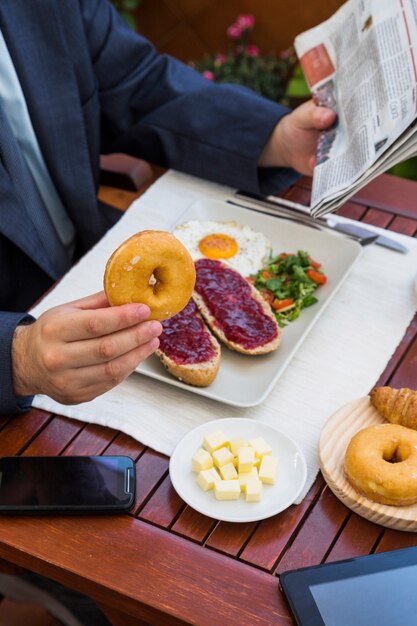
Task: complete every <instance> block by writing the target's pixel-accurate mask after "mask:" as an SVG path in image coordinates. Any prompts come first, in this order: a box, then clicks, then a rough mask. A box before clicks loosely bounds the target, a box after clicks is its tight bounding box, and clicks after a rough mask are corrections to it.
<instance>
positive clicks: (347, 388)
mask: <svg viewBox="0 0 417 626" xmlns="http://www.w3.org/2000/svg"><path fill="white" fill-rule="evenodd" d="M233 193H234V190H232V189H230V188H227V187H222V186H220V185H216V184H213V183H208V182H206V181H202V180H199V179H196V178H193V177H190V176H187V175H184V174H180V173H178V172H174V171H169V172H167V173H166V174H165V175H164V176H163V177H162V178H160V179H159V180H158V181H157V182H156V183H155V184H154V185H153V186H152V187H150V188H149V189H148V191H147V192H146V193H145V194H144V195H143V196H141V197H140V198H139V199H138V200H136V201H135V202H134V203H133V204H132V206H131V207H130V208H129V209H128V211H127V212H126V213H125V215H124V216H123V217H122V219H121V220H120V221H119V222H118V223H117V224H116V225H115V226H114V227H113V228H112V229H111V230H110V231H109V232H108V233H107V234H106V235H105V237H104V238H103V239H102V240H101V241H100V242H99V243H98V244H97V245H96V246H95V247H94V248H93V249H92V250H91V251H90V252H89V253H88V254H87V255H86V256H85V257H84V258H82V259H81V260H80V261H79V263H78V264H77V265H76V266H74V267H73V268H72V269H71V270H70V271H69V273H68V274H67V275H66V276H65V277H64V278H63V279H62V281H61V282H60V283H58V285H57V286H56V287H55V289H53V290H52V291H51V292H50V293H49V294H48V295H47V296H46V297H45V298H44V300H42V302H41V303H40V304H38V305H37V306H36V307H35V308H34V309H33V310H32V311H31V313H32V314H33V315H34V316H35V317H36V316H39V315H40V314H41V313H42V312H43V311H45V310H47V309H49V308H51V307H52V306H55V305H58V304H62V303H64V302H68V301H70V300H74V299H77V298H81V297H84V296H86V295H88V294H90V293H93V292H96V291H99V290H100V289H102V276H103V272H104V267H105V264H106V261H107V259H108V257H109V256H110V254H111V253H112V252H113V251H114V249H115V248H116V247H117V246H118V245H119V244H120V243H122V241H124V240H125V239H126V238H127V237H129V236H130V235H131V234H133V233H135V232H137V231H139V230H143V229H147V228H150V229H160V230H170V229H171V228H172V227H173V226H174V224H176V223H178V222H179V221H180V219H181V215H182V214H183V213H185V212H186V211H187V210H188V209H189V207H190V206H191V205H192V204H193V203H194V202H195V201H197V200H200V199H202V198H206V199H207V198H211V199H215V200H223V201H224V200H226V199H227V198H231V197H232V196H233ZM336 219H340V221H349V220H345V219H343V218H336ZM375 230H377V231H378V230H379V229H375ZM379 232H381V233H383V232H384V231H383V230H380V231H379ZM266 234H267V233H266ZM390 237H393V238H394V239H397V240H398V241H400V242H402V243H404V244H405V245H406V246H407V247H408V248H409V250H410V251H409V253H408V254H399V253H397V252H393V251H390V250H387V249H385V248H382V247H381V246H377V245H371V246H367V247H366V248H364V250H363V253H362V255H361V256H360V258H359V260H358V261H357V262H356V263H355V265H354V267H353V269H352V271H351V272H350V274H349V276H348V278H347V279H346V281H345V282H344V283H343V285H342V287H341V288H340V289H339V291H338V292H337V293H336V295H335V296H334V298H333V299H332V300H331V302H330V303H329V305H328V306H327V307H326V309H325V310H324V312H323V313H322V315H321V317H320V319H319V320H318V321H317V323H316V324H315V325H314V327H313V328H312V330H311V331H310V333H309V334H308V336H307V337H306V339H305V340H304V342H303V343H302V345H301V347H300V348H299V350H298V351H297V353H296V354H295V356H294V357H293V358H292V360H291V362H290V363H289V365H288V366H287V368H286V370H285V372H284V373H283V375H282V376H281V377H280V378H279V380H278V382H277V384H276V385H275V387H274V388H273V390H272V391H271V393H270V394H269V396H268V397H267V398H266V399H265V400H264V402H262V403H261V404H260V405H258V406H255V407H250V408H246V409H242V408H239V407H234V406H229V405H226V404H223V403H221V402H217V401H215V400H212V399H208V398H204V397H202V396H199V395H196V394H194V393H192V391H190V390H188V389H185V388H184V390H183V389H178V388H176V387H174V386H171V385H168V384H165V383H162V382H160V381H157V380H153V379H151V378H148V377H146V376H144V375H141V374H139V373H134V374H132V375H131V376H130V377H129V378H128V379H127V380H126V381H124V382H123V383H122V384H120V385H119V386H118V387H116V388H115V389H112V390H111V391H109V392H107V393H105V394H104V395H102V396H100V397H98V398H96V399H95V400H93V401H92V402H87V403H84V404H79V405H75V406H64V405H61V404H59V403H57V402H55V401H53V400H52V399H50V398H49V397H47V396H44V395H38V396H36V397H35V399H34V402H33V406H35V407H37V408H40V409H44V410H47V411H52V412H54V413H58V414H61V415H66V416H67V417H70V418H74V419H79V420H83V421H84V422H92V423H96V424H101V425H103V426H109V427H111V428H115V429H118V430H121V431H123V432H125V433H127V434H128V435H131V436H132V437H134V438H135V439H137V440H138V441H140V442H142V443H143V444H145V445H147V446H150V447H151V448H153V449H155V450H157V451H159V452H162V453H164V454H167V455H171V454H172V452H173V450H174V448H175V446H176V444H177V443H178V442H179V441H180V440H181V438H182V437H183V436H184V435H185V434H186V433H188V432H189V431H190V430H191V429H193V428H194V427H196V426H199V425H200V424H204V423H205V422H208V421H211V420H213V419H217V418H218V419H221V418H224V417H247V418H251V419H255V420H259V421H261V422H265V423H267V424H270V425H272V426H274V427H275V428H277V429H278V430H280V431H282V432H283V433H285V434H286V435H288V436H290V437H291V438H292V439H293V440H294V441H296V442H297V444H298V445H299V446H300V448H301V450H302V451H303V453H304V455H305V458H306V461H307V481H306V484H305V486H304V489H303V491H302V493H301V495H300V496H299V498H298V500H297V502H301V500H302V499H303V497H304V496H305V495H306V493H307V491H308V490H309V488H310V487H311V485H312V483H313V482H314V479H315V477H316V475H317V473H318V470H319V463H318V441H319V437H320V432H321V429H322V427H323V425H324V423H325V422H326V420H327V419H328V417H330V415H332V413H334V412H335V411H336V410H337V409H338V408H339V407H340V406H342V405H344V404H345V403H347V402H350V401H351V400H353V399H355V398H357V397H360V396H363V395H366V394H367V393H368V392H369V390H370V389H371V387H372V385H373V384H374V383H375V382H376V380H377V379H378V377H379V375H380V373H381V372H382V371H383V370H384V368H385V365H386V364H387V362H388V360H389V358H390V356H391V354H392V353H393V351H394V350H395V348H396V346H397V345H398V343H399V342H400V340H401V339H402V337H403V335H404V332H405V330H406V328H407V326H408V324H409V323H410V321H411V319H412V318H413V315H414V312H415V310H416V305H417V295H416V292H415V287H414V280H415V277H416V271H417V240H415V239H413V238H410V237H405V236H403V235H398V234H396V233H392V232H390ZM284 332H285V331H284Z"/></svg>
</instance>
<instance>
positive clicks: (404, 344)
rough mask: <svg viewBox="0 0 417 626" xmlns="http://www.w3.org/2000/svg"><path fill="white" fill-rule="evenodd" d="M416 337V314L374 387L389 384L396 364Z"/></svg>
mask: <svg viewBox="0 0 417 626" xmlns="http://www.w3.org/2000/svg"><path fill="white" fill-rule="evenodd" d="M416 336H417V314H416V315H415V316H414V318H413V319H412V320H411V322H410V324H409V326H408V328H407V330H406V331H405V334H404V336H403V338H402V340H401V341H400V343H399V344H398V346H397V348H396V349H395V352H394V353H393V355H392V356H391V358H390V360H389V361H388V363H387V366H386V367H385V369H384V371H383V372H382V374H381V375H380V377H379V379H378V380H377V382H376V383H375V387H381V386H383V385H388V384H391V378H392V376H393V374H394V372H395V370H396V369H397V367H398V364H399V363H400V362H401V360H402V359H403V357H404V355H405V354H406V353H407V351H408V349H409V346H410V345H411V343H412V342H413V341H414V340H415V338H416Z"/></svg>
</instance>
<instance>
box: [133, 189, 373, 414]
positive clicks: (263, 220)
mask: <svg viewBox="0 0 417 626" xmlns="http://www.w3.org/2000/svg"><path fill="white" fill-rule="evenodd" d="M189 220H218V221H221V222H227V221H230V220H235V221H236V222H238V223H239V224H248V225H249V226H251V227H252V228H253V229H254V230H257V231H261V232H263V233H264V235H266V236H267V237H268V239H269V240H270V241H271V244H272V251H273V254H279V253H280V252H296V251H297V250H306V251H307V252H308V253H309V254H310V255H311V256H312V258H313V259H316V260H317V261H319V262H320V263H321V264H322V266H323V271H324V273H325V274H326V275H327V283H326V285H324V286H322V287H320V288H319V289H318V290H317V291H316V296H317V298H318V300H319V302H318V303H317V304H314V305H313V306H311V307H309V308H307V309H304V310H303V311H302V313H301V315H300V317H299V318H298V319H297V320H295V321H294V322H292V323H290V324H289V325H288V326H286V327H285V328H283V329H282V339H281V345H280V346H279V348H278V349H277V350H276V351H275V352H272V353H270V354H267V355H264V356H246V355H243V354H239V353H237V352H233V351H232V350H229V349H228V348H226V347H225V346H223V345H222V356H221V365H220V369H219V372H218V374H217V378H216V379H215V381H214V382H213V383H212V384H211V385H210V386H209V387H202V388H200V387H191V386H190V385H185V384H184V383H182V382H180V381H179V380H177V379H175V378H173V377H172V376H171V375H170V374H169V373H168V372H167V371H166V370H165V368H164V366H163V365H162V364H161V362H160V361H159V359H158V358H157V357H156V356H152V357H150V358H149V359H147V360H146V361H145V362H144V363H142V364H141V365H140V366H139V368H138V370H137V371H138V372H139V373H140V374H144V375H145V376H150V377H151V378H156V379H157V380H160V381H162V382H164V383H168V384H169V385H174V386H176V387H180V388H181V389H186V390H187V391H190V392H191V393H196V394H199V395H201V396H206V397H207V398H212V399H213V400H218V401H220V402H224V403H226V404H231V405H233V406H241V407H248V406H255V405H256V404H260V403H261V402H262V401H263V400H264V399H265V398H266V396H267V395H268V393H269V392H270V391H271V389H272V387H273V386H274V385H275V384H276V382H277V380H278V379H279V377H280V376H281V374H282V373H283V372H284V370H285V368H286V367H287V365H288V363H289V362H290V360H291V358H292V357H293V355H294V354H295V352H296V350H297V349H298V347H299V346H300V344H301V342H302V341H303V340H304V338H305V336H306V335H307V333H308V332H309V330H310V329H311V328H312V326H313V324H314V323H315V322H316V321H317V319H318V318H319V317H320V315H321V313H322V312H323V310H324V308H325V307H326V305H327V304H328V303H329V301H330V300H331V298H332V297H333V296H334V294H335V293H336V291H337V290H338V289H339V287H340V286H341V284H342V283H343V281H344V279H345V278H346V276H347V275H348V273H349V271H350V269H351V267H352V265H353V263H354V262H355V261H356V259H357V258H358V257H359V255H360V253H361V251H362V249H361V246H360V245H359V244H358V243H357V242H355V241H352V240H351V239H346V238H344V237H341V236H339V235H337V234H332V233H328V232H325V231H321V230H317V229H315V228H309V227H308V226H304V225H301V224H297V223H295V222H290V221H288V220H286V219H280V218H279V217H273V216H270V215H264V214H262V213H259V212H256V211H252V210H249V209H244V208H240V207H236V206H234V205H231V204H227V203H226V202H219V201H217V200H200V201H198V202H196V203H194V204H193V205H192V206H191V207H190V208H189V209H188V210H187V211H186V212H185V213H184V214H183V215H182V216H181V220H180V221H179V223H181V224H182V223H183V222H187V221H189Z"/></svg>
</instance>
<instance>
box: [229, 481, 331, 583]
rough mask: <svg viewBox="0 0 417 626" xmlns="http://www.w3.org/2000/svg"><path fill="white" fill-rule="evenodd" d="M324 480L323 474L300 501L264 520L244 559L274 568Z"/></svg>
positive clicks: (270, 568)
mask: <svg viewBox="0 0 417 626" xmlns="http://www.w3.org/2000/svg"><path fill="white" fill-rule="evenodd" d="M324 484H325V483H324V480H323V478H322V477H321V476H319V477H318V478H317V479H316V481H315V482H314V484H313V486H312V487H311V489H310V491H309V492H308V494H307V495H306V497H305V498H304V499H303V501H302V502H301V503H300V504H297V505H293V506H290V507H289V508H288V509H286V510H285V511H283V512H282V513H280V514H279V515H275V516H274V517H270V518H269V519H266V520H263V521H262V522H261V523H260V524H259V526H258V527H257V528H256V530H255V532H254V533H253V535H252V537H251V538H250V540H249V542H248V543H247V545H246V546H245V548H244V549H243V551H242V553H241V555H240V559H241V560H242V561H244V562H245V563H251V564H252V565H256V567H260V568H262V569H265V570H267V571H271V570H272V569H273V567H274V565H275V563H276V562H277V560H278V559H279V557H280V556H281V554H282V553H283V551H284V550H285V547H286V546H287V544H288V542H289V541H290V540H291V539H292V538H293V537H294V536H295V535H296V533H297V531H298V529H299V528H300V526H301V525H302V523H303V520H304V518H305V517H306V515H307V514H308V513H309V511H310V509H312V507H313V505H314V502H315V501H316V500H317V498H318V496H319V494H320V492H321V491H322V489H323V488H324Z"/></svg>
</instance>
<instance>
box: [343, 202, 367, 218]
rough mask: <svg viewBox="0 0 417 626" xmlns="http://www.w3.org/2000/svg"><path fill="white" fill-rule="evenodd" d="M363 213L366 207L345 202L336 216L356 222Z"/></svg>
mask: <svg viewBox="0 0 417 626" xmlns="http://www.w3.org/2000/svg"><path fill="white" fill-rule="evenodd" d="M365 213H366V207H364V206H363V205H361V204H356V202H351V201H350V200H348V201H347V202H345V204H344V205H343V206H342V207H341V208H340V209H339V210H338V211H337V214H338V215H342V216H343V217H348V218H349V219H351V220H357V221H359V220H361V219H362V218H363V216H364V215H365Z"/></svg>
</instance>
